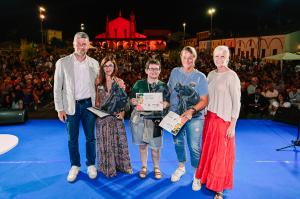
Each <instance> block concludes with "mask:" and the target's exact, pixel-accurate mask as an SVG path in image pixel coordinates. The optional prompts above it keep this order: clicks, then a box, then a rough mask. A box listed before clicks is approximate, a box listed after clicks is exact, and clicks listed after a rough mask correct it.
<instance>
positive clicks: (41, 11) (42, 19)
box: [39, 6, 46, 45]
mask: <svg viewBox="0 0 300 199" xmlns="http://www.w3.org/2000/svg"><path fill="white" fill-rule="evenodd" d="M39 11H40V21H41V36H42V45H44V34H43V33H44V32H43V21H44V19H45V17H46V14H45V13H46V9H45V8H44V7H42V6H40V7H39Z"/></svg>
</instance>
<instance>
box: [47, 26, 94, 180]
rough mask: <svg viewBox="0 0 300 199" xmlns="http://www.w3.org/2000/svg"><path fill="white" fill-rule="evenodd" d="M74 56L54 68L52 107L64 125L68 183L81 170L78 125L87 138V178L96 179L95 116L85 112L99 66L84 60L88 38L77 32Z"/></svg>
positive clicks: (88, 105)
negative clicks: (67, 155) (69, 163)
mask: <svg viewBox="0 0 300 199" xmlns="http://www.w3.org/2000/svg"><path fill="white" fill-rule="evenodd" d="M73 46H74V53H72V54H71V55H68V56H66V57H63V58H61V59H59V60H58V61H57V62H56V65H55V67H56V68H55V75H54V89H53V92H54V103H55V110H56V111H57V113H58V118H59V120H60V121H62V122H64V123H66V126H67V132H68V147H69V155H70V161H71V169H70V171H69V174H68V177H67V180H68V182H74V181H75V180H76V178H77V175H78V173H79V170H80V166H81V165H80V154H79V147H78V136H79V123H80V121H81V123H82V126H83V130H84V134H85V138H86V159H87V160H86V165H87V168H88V169H87V173H88V176H89V178H91V179H95V178H96V177H97V170H96V167H95V156H96V154H95V153H96V151H95V135H94V128H95V116H94V115H93V113H92V112H90V111H88V110H87V108H88V107H91V106H95V95H96V93H95V80H96V77H97V75H98V73H99V63H98V61H96V60H95V59H93V58H91V57H89V56H87V54H86V53H87V51H88V48H89V37H88V35H87V34H86V33H84V32H78V33H76V34H75V36H74V41H73Z"/></svg>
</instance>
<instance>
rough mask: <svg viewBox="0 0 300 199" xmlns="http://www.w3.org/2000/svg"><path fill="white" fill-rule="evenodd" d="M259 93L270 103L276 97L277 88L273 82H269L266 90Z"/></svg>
mask: <svg viewBox="0 0 300 199" xmlns="http://www.w3.org/2000/svg"><path fill="white" fill-rule="evenodd" d="M261 94H262V95H263V96H264V97H265V98H267V99H268V100H269V101H270V103H272V102H273V100H274V99H276V98H277V97H278V90H277V89H275V88H274V85H273V83H269V84H268V85H267V87H266V90H265V91H263V92H261Z"/></svg>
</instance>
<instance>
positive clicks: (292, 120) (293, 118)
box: [274, 107, 300, 125]
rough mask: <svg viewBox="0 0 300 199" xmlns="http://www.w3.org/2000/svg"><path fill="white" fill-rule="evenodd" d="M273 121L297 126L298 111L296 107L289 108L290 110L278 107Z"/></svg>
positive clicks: (299, 118) (299, 115)
mask: <svg viewBox="0 0 300 199" xmlns="http://www.w3.org/2000/svg"><path fill="white" fill-rule="evenodd" d="M274 120H275V121H279V122H284V123H288V124H296V125H298V123H299V121H300V110H299V109H298V108H296V107H291V108H283V107H278V109H277V111H276V114H275V117H274Z"/></svg>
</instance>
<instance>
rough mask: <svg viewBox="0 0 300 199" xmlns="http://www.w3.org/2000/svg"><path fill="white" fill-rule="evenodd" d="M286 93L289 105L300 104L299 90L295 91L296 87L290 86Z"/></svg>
mask: <svg viewBox="0 0 300 199" xmlns="http://www.w3.org/2000/svg"><path fill="white" fill-rule="evenodd" d="M287 92H288V95H289V98H290V102H291V103H293V102H300V89H297V87H296V86H294V85H291V87H290V88H289V89H287Z"/></svg>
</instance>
